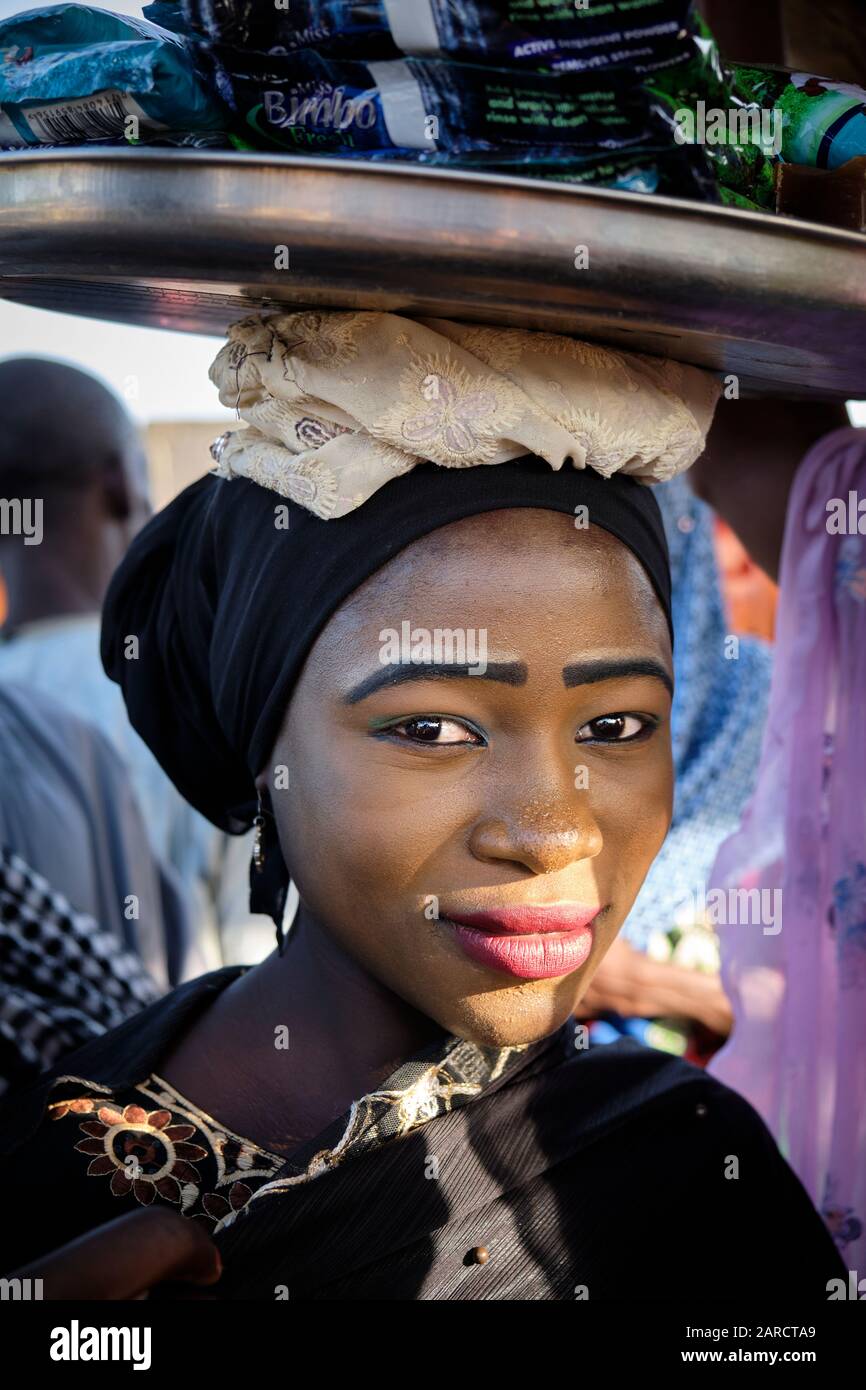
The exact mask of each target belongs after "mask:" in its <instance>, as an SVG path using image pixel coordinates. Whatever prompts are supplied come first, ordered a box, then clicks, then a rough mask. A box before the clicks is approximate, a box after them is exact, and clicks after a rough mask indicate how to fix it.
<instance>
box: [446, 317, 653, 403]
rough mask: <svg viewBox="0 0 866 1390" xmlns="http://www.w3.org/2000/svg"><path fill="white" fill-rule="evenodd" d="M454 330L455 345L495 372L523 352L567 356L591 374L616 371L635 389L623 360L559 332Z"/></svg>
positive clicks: (513, 362)
mask: <svg viewBox="0 0 866 1390" xmlns="http://www.w3.org/2000/svg"><path fill="white" fill-rule="evenodd" d="M456 327H457V332H456V333H455V334H454V337H455V340H456V342H458V343H459V344H460V346H461V347H462V348H463V349H464V350H465V351H466V352H471V353H472V356H473V357H477V358H478V360H479V362H483V363H484V364H485V366H487V367H494V368H495V369H496V370H497V371H500V372H507V371H510V370H511V368H512V367H515V366H516V365H517V363H518V362H519V361H520V359H521V357H522V356H523V355H524V353H526V352H531V353H541V354H542V355H543V356H546V357H568V358H569V359H570V360H571V361H572V362H576V363H578V365H579V366H581V367H589V368H591V369H592V370H594V371H598V372H615V373H616V374H617V376H618V377H619V378H620V384H621V385H622V386H624V387H625V389H626V390H627V391H636V390H637V389H638V386H637V382H636V381H635V379H634V377H633V376H632V374H631V372H629V370H628V368H627V366H626V364H625V361H624V359H623V357H622V356H621V355H620V354H619V353H618V352H615V351H614V350H613V349H611V348H607V347H602V346H601V344H599V343H585V342H582V341H580V340H579V339H577V338H567V337H564V336H563V335H562V334H559V333H535V332H533V331H532V330H531V329H528V328H487V327H485V326H484V325H483V324H472V325H469V326H468V327H464V326H463V325H457V326H456Z"/></svg>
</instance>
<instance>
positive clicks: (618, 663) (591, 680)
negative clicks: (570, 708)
mask: <svg viewBox="0 0 866 1390" xmlns="http://www.w3.org/2000/svg"><path fill="white" fill-rule="evenodd" d="M623 676H652V677H653V678H654V679H655V680H659V681H661V683H662V685H663V686H664V687H665V689H666V690H667V692H668V694H669V695H673V693H674V683H673V681H672V680H671V678H670V676H669V675H668V673H667V671H666V670H665V668H664V666H662V664H661V662H660V661H654V660H653V659H652V657H622V658H620V659H619V660H608V659H607V658H605V657H601V658H599V659H598V660H596V661H574V662H572V663H571V665H570V666H565V667H563V671H562V679H563V680H564V682H565V686H566V689H571V687H572V686H575V685H595V684H596V683H597V682H598V681H610V680H615V679H617V678H620V679H621V678H622V677H623Z"/></svg>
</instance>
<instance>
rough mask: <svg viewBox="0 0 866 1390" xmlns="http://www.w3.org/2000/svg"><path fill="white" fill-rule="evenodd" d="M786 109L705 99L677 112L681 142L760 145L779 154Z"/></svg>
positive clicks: (677, 137) (676, 126)
mask: <svg viewBox="0 0 866 1390" xmlns="http://www.w3.org/2000/svg"><path fill="white" fill-rule="evenodd" d="M783 117H784V112H783V111H782V110H781V109H780V108H779V107H777V106H774V107H771V108H764V107H760V106H731V107H729V108H727V109H724V108H722V107H718V106H709V107H708V106H707V103H706V102H705V101H698V102H696V103H695V107H694V110H693V109H692V108H691V107H690V106H681V107H680V108H679V110H678V111H675V112H674V139H675V140H676V142H677V144H678V145H757V146H758V148H759V149H762V150H772V151H773V153H774V154H779V153H780V152H781V149H782V126H783Z"/></svg>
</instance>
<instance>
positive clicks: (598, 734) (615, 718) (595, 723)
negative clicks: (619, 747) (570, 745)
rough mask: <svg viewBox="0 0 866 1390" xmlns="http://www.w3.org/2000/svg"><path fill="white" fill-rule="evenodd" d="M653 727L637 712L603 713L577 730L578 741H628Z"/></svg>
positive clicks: (649, 731) (647, 732) (646, 732)
mask: <svg viewBox="0 0 866 1390" xmlns="http://www.w3.org/2000/svg"><path fill="white" fill-rule="evenodd" d="M654 727H655V725H654V724H652V723H651V722H650V721H649V720H647V719H642V718H641V717H640V716H639V715H637V714H603V715H602V716H601V717H600V718H599V719H591V720H590V721H589V723H588V724H583V725H582V726H581V728H579V729H578V731H577V742H578V743H628V742H629V741H630V740H631V739H635V738H639V737H640V736H641V734H649V733H651V732H652V730H653V728H654Z"/></svg>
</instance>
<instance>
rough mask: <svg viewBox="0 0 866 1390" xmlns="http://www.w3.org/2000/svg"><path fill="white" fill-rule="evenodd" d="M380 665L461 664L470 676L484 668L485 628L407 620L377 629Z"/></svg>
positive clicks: (478, 674)
mask: <svg viewBox="0 0 866 1390" xmlns="http://www.w3.org/2000/svg"><path fill="white" fill-rule="evenodd" d="M379 660H380V662H381V663H382V665H383V666H392V665H393V666H408V665H413V666H465V667H468V670H469V675H470V676H483V675H484V672H485V671H486V670H487V629H486V628H484V627H477V628H476V627H434V628H428V627H413V626H412V624H411V623H410V622H408V621H406V622H402V623H401V624H400V630H399V632H398V630H397V628H395V627H385V628H382V630H381V632H380V633H379Z"/></svg>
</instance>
